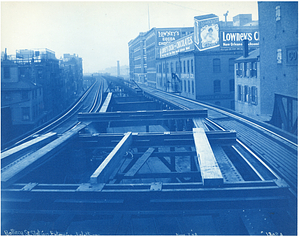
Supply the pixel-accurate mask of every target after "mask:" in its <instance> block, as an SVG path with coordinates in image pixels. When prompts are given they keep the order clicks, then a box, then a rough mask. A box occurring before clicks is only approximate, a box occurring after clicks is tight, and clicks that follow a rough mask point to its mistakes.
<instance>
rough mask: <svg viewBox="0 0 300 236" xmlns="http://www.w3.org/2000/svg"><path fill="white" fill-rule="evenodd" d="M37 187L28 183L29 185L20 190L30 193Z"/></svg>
mask: <svg viewBox="0 0 300 236" xmlns="http://www.w3.org/2000/svg"><path fill="white" fill-rule="evenodd" d="M37 185H38V183H29V184H26V185H25V186H24V187H23V188H22V189H21V190H22V191H31V190H32V189H33V188H34V187H35V186H37Z"/></svg>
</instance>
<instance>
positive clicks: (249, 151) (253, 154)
mask: <svg viewBox="0 0 300 236" xmlns="http://www.w3.org/2000/svg"><path fill="white" fill-rule="evenodd" d="M164 93H165V92H164ZM166 94H168V95H172V96H175V95H173V94H169V93H166ZM155 96H157V95H155ZM157 97H160V98H162V99H164V100H167V101H168V102H170V103H173V104H174V105H175V106H178V107H180V108H182V109H185V110H187V109H190V108H189V107H187V106H185V105H182V104H179V103H176V102H174V101H172V100H170V99H166V98H165V97H163V96H157ZM175 97H177V96H175ZM179 98H182V97H179ZM186 100H187V101H190V100H188V99H186ZM192 102H193V103H196V104H198V103H197V102H194V101H192ZM198 105H201V103H199V104H198ZM205 106H206V107H207V108H210V106H209V105H205ZM216 109H217V108H216ZM218 110H220V109H218ZM226 113H228V112H226ZM236 117H237V116H236ZM205 119H206V120H207V121H208V122H209V123H211V124H213V125H215V126H216V127H218V128H219V129H220V130H223V131H225V129H224V128H223V127H221V126H220V125H218V124H217V123H215V122H213V121H212V120H210V119H209V118H205ZM270 132H272V131H270ZM280 137H281V136H280ZM282 138H284V137H282ZM284 139H285V138H284ZM236 141H237V142H238V143H239V144H240V145H241V146H242V147H243V148H244V149H245V150H246V151H247V152H248V153H249V154H251V155H252V156H253V157H254V158H255V159H256V160H258V161H259V162H260V163H261V164H262V165H263V166H264V167H265V168H266V169H267V170H268V171H269V172H270V173H271V174H272V175H274V176H275V177H276V178H277V179H280V177H279V175H277V174H276V173H275V172H274V171H273V170H272V169H271V168H270V167H269V166H268V165H267V164H266V163H265V162H264V161H263V160H262V159H261V158H259V157H258V156H257V155H256V154H255V153H254V152H253V151H252V150H251V149H249V148H248V147H247V145H245V144H244V143H243V142H242V141H241V140H239V139H236ZM288 141H289V140H288ZM232 148H233V149H234V150H235V151H236V152H237V153H238V154H239V155H240V156H241V157H242V158H243V159H244V161H246V163H247V164H248V165H249V166H250V168H251V169H252V170H253V171H254V172H255V173H256V174H257V176H258V177H259V178H260V179H261V180H264V178H263V177H262V176H261V175H260V173H259V172H258V171H257V170H256V169H255V168H254V167H253V165H252V164H251V163H250V162H249V161H248V160H247V159H246V158H245V157H244V156H243V155H242V154H241V153H240V152H239V151H238V150H237V149H236V148H235V147H234V146H233V145H232Z"/></svg>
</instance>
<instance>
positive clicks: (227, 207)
mask: <svg viewBox="0 0 300 236" xmlns="http://www.w3.org/2000/svg"><path fill="white" fill-rule="evenodd" d="M105 79H106V83H107V91H105V90H106V89H105V87H106V86H105V87H104V86H101V83H103V82H101V83H100V81H103V80H99V81H98V83H97V85H96V84H95V85H94V86H93V89H94V91H93V92H91V93H90V95H86V97H89V99H87V100H86V102H83V104H82V105H81V107H80V109H79V110H77V111H76V112H75V113H76V115H75V114H74V116H72V119H71V120H73V121H74V123H72V127H73V128H71V129H70V128H67V130H66V131H65V132H60V134H59V135H57V133H56V132H57V130H60V129H63V127H64V126H65V125H63V124H62V125H61V126H60V127H56V128H55V129H56V130H51V131H48V132H46V134H47V135H46V134H43V135H42V134H40V135H39V138H40V140H39V141H37V140H36V141H37V142H34V141H33V140H34V139H33V140H30V141H28V140H27V144H28V145H27V148H24V147H23V148H22V147H21V145H24V144H26V142H24V143H22V144H20V145H16V146H15V147H13V148H16V149H18V148H19V149H21V151H20V150H19V152H16V153H14V152H13V148H9V149H8V150H5V152H6V155H4V154H5V152H2V156H1V161H2V163H4V165H3V166H2V169H1V173H2V199H1V200H2V204H1V205H2V233H10V232H11V229H14V230H15V231H19V232H25V231H24V230H26V232H30V231H32V232H37V231H38V230H39V232H41V231H43V232H44V233H49V232H57V233H62V234H63V233H66V232H68V234H76V233H77V234H78V233H81V232H82V233H85V234H87V233H89V234H110V235H112V234H131V235H132V234H148V235H149V234H156V235H158V234H190V235H191V234H194V235H196V234H198V235H208V234H213V235H270V234H274V235H276V234H278V235H280V234H283V235H296V234H297V194H296V193H297V143H296V137H294V136H292V135H289V134H286V133H284V132H277V131H278V130H277V129H276V128H271V129H270V128H269V126H268V125H264V124H262V123H259V122H255V121H253V120H248V119H246V118H245V117H240V116H238V114H233V113H232V112H230V111H228V110H227V111H224V110H222V109H220V108H218V107H212V106H209V104H203V103H199V102H197V101H193V100H189V99H185V98H182V97H179V96H176V95H174V94H168V93H164V92H162V91H158V90H155V89H151V88H148V87H141V86H138V85H137V84H135V83H132V82H129V81H123V80H120V79H119V78H114V77H105ZM96 88H97V89H96ZM90 91H92V88H91V90H90ZM104 91H105V92H104ZM100 94H101V95H100ZM75 117H76V118H75ZM66 122H67V123H69V122H71V121H70V120H68V121H66ZM64 124H66V123H64ZM49 132H51V133H49ZM55 135H57V137H55ZM69 137H72V139H69ZM42 140H46V141H42ZM67 140H69V141H67ZM70 140H71V141H70ZM28 142H31V143H28ZM43 142H45V143H43ZM55 142H56V143H55ZM37 143H38V144H37ZM30 147H35V151H33V150H32V149H31V148H30ZM9 152H10V153H9ZM22 165H23V166H22ZM9 169H10V170H9ZM3 177H4V179H3Z"/></svg>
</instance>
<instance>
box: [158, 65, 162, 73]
mask: <svg viewBox="0 0 300 236" xmlns="http://www.w3.org/2000/svg"><path fill="white" fill-rule="evenodd" d="M158 72H159V73H161V72H162V65H161V64H159V69H158Z"/></svg>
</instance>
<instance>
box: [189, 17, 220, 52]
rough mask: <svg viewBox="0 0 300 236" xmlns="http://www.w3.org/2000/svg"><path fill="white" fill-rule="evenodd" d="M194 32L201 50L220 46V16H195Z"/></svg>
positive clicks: (198, 47)
mask: <svg viewBox="0 0 300 236" xmlns="http://www.w3.org/2000/svg"><path fill="white" fill-rule="evenodd" d="M194 34H195V35H194V37H195V39H194V40H195V46H196V47H197V49H198V50H199V51H204V50H207V49H211V48H215V47H219V46H220V39H219V17H218V16H216V15H214V14H210V15H206V16H196V17H194Z"/></svg>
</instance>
